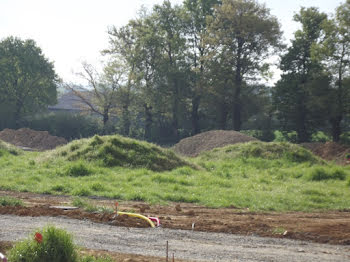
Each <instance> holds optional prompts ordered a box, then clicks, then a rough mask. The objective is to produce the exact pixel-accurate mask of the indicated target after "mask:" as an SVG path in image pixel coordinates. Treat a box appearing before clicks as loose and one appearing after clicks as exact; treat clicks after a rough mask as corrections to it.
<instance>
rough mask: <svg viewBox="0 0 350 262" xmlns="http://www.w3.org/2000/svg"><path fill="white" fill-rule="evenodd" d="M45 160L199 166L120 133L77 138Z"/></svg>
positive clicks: (151, 166) (156, 166)
mask: <svg viewBox="0 0 350 262" xmlns="http://www.w3.org/2000/svg"><path fill="white" fill-rule="evenodd" d="M45 157H46V159H45V158H44V159H43V160H44V161H52V160H54V159H57V158H58V157H60V158H63V159H64V160H67V161H80V160H87V161H96V162H97V164H99V165H102V166H104V167H115V166H121V167H126V168H146V169H150V170H153V171H168V170H172V169H175V168H178V167H182V166H190V167H193V168H196V167H195V166H194V165H193V164H191V163H189V162H187V161H185V160H184V159H182V157H180V156H177V155H176V154H175V153H174V152H173V151H171V150H168V149H164V148H161V147H159V146H156V145H153V144H151V143H147V142H144V141H139V140H136V139H131V138H127V137H123V136H120V135H110V136H98V135H95V136H94V137H92V138H83V139H79V140H75V141H73V142H71V143H69V144H67V145H65V146H62V147H60V148H58V149H56V150H53V151H51V152H50V153H49V154H46V156H45Z"/></svg>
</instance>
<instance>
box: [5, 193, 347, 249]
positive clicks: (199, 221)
mask: <svg viewBox="0 0 350 262" xmlns="http://www.w3.org/2000/svg"><path fill="white" fill-rule="evenodd" d="M1 195H9V196H12V197H17V198H21V199H23V200H24V201H25V203H26V206H27V207H16V208H9V207H2V208H0V214H15V215H22V216H42V215H45V216H67V217H71V218H76V219H90V220H92V221H94V222H101V223H109V224H112V225H117V226H127V227H148V226H149V225H148V224H146V223H144V222H143V221H142V220H141V221H140V220H138V219H132V218H130V217H123V216H118V217H117V218H116V219H113V218H112V217H113V214H100V213H89V212H85V211H82V210H70V211H69V210H67V211H63V210H60V209H52V208H50V207H49V206H50V205H67V204H70V203H71V199H70V198H69V197H62V196H50V195H38V194H32V193H17V192H8V191H0V196H1ZM91 201H93V202H94V204H96V205H102V206H109V207H113V205H114V201H113V200H106V199H99V200H96V199H95V200H91ZM119 207H120V210H121V211H131V212H136V213H141V214H144V215H146V216H156V217H158V218H159V219H160V221H161V224H162V227H164V228H172V229H185V230H192V225H193V230H195V231H205V232H224V233H231V234H241V235H258V236H264V237H275V238H291V239H298V240H308V241H313V242H318V243H329V244H342V245H350V210H344V211H328V212H313V213H303V212H288V213H275V212H268V213H255V212H249V210H240V209H237V208H235V207H232V208H220V209H211V208H207V207H202V206H197V205H193V204H171V205H168V206H158V205H154V206H149V205H147V204H145V203H142V202H123V203H121V202H120V203H119Z"/></svg>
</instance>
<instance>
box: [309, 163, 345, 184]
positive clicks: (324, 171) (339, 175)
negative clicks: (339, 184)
mask: <svg viewBox="0 0 350 262" xmlns="http://www.w3.org/2000/svg"><path fill="white" fill-rule="evenodd" d="M346 177H347V173H346V171H345V170H344V169H340V168H327V167H319V166H317V167H314V168H311V169H310V170H309V172H308V174H307V175H306V178H307V179H308V180H310V181H323V180H345V179H346Z"/></svg>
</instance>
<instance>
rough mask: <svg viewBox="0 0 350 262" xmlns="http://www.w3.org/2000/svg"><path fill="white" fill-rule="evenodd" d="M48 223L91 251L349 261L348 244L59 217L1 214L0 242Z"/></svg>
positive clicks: (227, 258)
mask: <svg viewBox="0 0 350 262" xmlns="http://www.w3.org/2000/svg"><path fill="white" fill-rule="evenodd" d="M46 224H54V225H57V226H59V227H62V228H65V229H67V230H68V231H69V232H71V233H72V234H73V235H74V236H75V239H76V241H77V244H79V245H81V246H84V247H86V248H90V249H103V250H108V251H116V252H122V253H132V254H143V255H147V256H157V257H161V256H163V257H164V254H165V243H166V240H169V247H170V254H172V253H175V257H176V258H182V259H188V260H199V261H298V262H299V261H308V262H312V261H333V262H335V261H349V260H350V248H349V247H344V246H332V245H324V244H314V243H307V242H301V241H294V240H287V239H272V238H260V237H252V236H239V235H232V234H223V233H205V232H192V231H185V230H171V229H163V228H158V229H151V228H127V227H115V226H110V225H105V224H98V223H93V222H90V221H84V220H76V219H67V218H61V217H56V218H53V217H17V216H12V215H1V216H0V225H1V230H0V240H1V241H4V240H6V241H15V240H19V239H22V238H24V237H27V236H28V234H29V233H30V232H32V231H33V230H35V229H36V228H40V227H42V226H44V225H46Z"/></svg>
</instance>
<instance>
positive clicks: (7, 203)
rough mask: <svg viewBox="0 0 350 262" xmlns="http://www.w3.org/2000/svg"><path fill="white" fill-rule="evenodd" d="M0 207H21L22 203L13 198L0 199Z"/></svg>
mask: <svg viewBox="0 0 350 262" xmlns="http://www.w3.org/2000/svg"><path fill="white" fill-rule="evenodd" d="M0 206H23V201H22V200H20V199H17V198H13V197H0Z"/></svg>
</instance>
